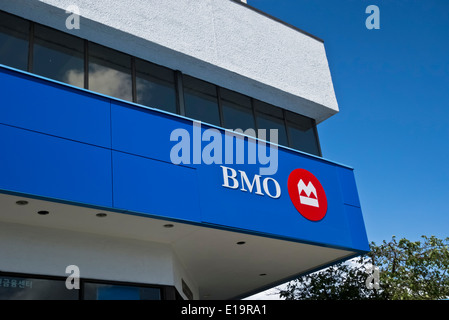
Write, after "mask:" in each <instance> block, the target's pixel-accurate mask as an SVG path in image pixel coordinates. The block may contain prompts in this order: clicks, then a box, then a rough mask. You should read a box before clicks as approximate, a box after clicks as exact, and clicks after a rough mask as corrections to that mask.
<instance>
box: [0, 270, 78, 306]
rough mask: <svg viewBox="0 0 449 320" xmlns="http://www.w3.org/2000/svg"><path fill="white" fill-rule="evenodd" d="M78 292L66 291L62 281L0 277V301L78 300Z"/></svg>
mask: <svg viewBox="0 0 449 320" xmlns="http://www.w3.org/2000/svg"><path fill="white" fill-rule="evenodd" d="M78 298H79V292H78V290H68V289H67V288H66V286H65V281H64V280H50V279H48V280H47V279H35V278H20V277H8V276H2V275H0V300H78Z"/></svg>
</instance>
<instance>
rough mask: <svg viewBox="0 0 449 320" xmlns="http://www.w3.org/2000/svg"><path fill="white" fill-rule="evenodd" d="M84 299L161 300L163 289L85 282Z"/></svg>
mask: <svg viewBox="0 0 449 320" xmlns="http://www.w3.org/2000/svg"><path fill="white" fill-rule="evenodd" d="M84 300H161V290H160V289H158V288H147V287H135V286H122V285H112V284H100V283H85V284H84Z"/></svg>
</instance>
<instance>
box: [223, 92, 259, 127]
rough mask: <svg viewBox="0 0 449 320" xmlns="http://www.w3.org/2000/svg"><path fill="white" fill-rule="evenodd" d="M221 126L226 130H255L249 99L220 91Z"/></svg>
mask: <svg viewBox="0 0 449 320" xmlns="http://www.w3.org/2000/svg"><path fill="white" fill-rule="evenodd" d="M220 96H221V103H222V108H223V124H224V127H225V128H227V129H232V130H235V129H242V130H243V131H245V130H247V129H254V130H255V129H256V127H255V122H254V116H253V111H252V108H251V99H250V98H249V97H247V96H244V95H242V94H239V93H237V92H233V91H230V90H226V89H220Z"/></svg>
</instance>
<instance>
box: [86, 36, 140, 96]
mask: <svg viewBox="0 0 449 320" xmlns="http://www.w3.org/2000/svg"><path fill="white" fill-rule="evenodd" d="M89 90H92V91H96V92H99V93H103V94H106V95H109V96H113V97H116V98H119V99H123V100H128V101H132V98H133V97H132V77H131V57H130V56H128V55H126V54H124V53H121V52H118V51H115V50H113V49H110V48H106V47H103V46H100V45H97V44H93V43H89Z"/></svg>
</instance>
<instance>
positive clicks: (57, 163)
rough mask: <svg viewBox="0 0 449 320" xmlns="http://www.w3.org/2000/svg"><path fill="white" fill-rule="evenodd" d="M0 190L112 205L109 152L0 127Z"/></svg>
mask: <svg viewBox="0 0 449 320" xmlns="http://www.w3.org/2000/svg"><path fill="white" fill-rule="evenodd" d="M0 150H1V152H2V156H1V157H0V189H5V190H9V191H16V192H23V193H28V194H32V195H39V196H42V197H50V198H56V199H63V200H67V201H76V202H81V203H87V204H92V205H98V206H107V207H111V206H112V197H111V190H112V181H111V151H110V150H107V149H104V148H98V147H94V146H91V145H88V144H84V143H78V142H74V141H70V140H66V139H61V138H56V137H53V136H49V135H45V134H41V133H36V132H33V131H29V130H23V129H18V128H14V127H10V126H5V125H0Z"/></svg>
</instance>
